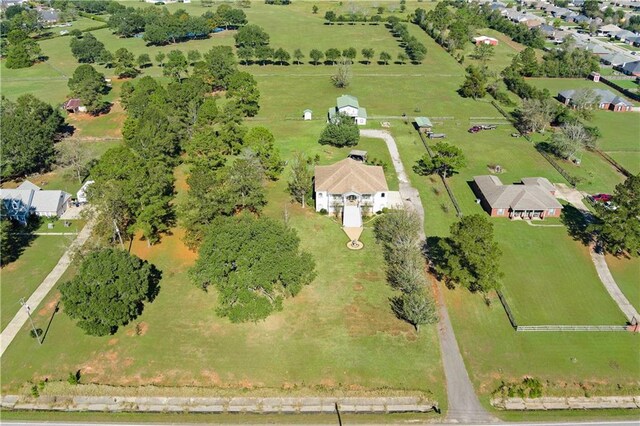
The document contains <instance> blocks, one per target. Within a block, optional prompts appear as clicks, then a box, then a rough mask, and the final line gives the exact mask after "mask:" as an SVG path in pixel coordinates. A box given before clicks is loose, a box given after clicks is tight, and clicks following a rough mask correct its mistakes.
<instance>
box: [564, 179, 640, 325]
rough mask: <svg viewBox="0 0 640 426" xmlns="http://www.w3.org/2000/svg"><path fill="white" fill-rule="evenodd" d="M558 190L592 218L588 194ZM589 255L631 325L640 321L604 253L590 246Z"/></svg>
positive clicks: (572, 190) (602, 280)
mask: <svg viewBox="0 0 640 426" xmlns="http://www.w3.org/2000/svg"><path fill="white" fill-rule="evenodd" d="M555 186H556V188H557V189H558V198H562V199H565V200H567V201H568V202H570V203H571V205H573V206H574V207H575V208H576V209H578V210H580V211H581V212H582V214H584V215H585V216H587V218H589V217H590V216H591V212H590V211H589V209H588V208H587V206H586V205H585V204H584V202H583V201H582V200H583V199H584V197H585V196H586V195H587V194H586V193H583V192H580V191H578V190H577V189H573V188H569V187H568V186H566V185H563V184H556V185H555ZM589 254H590V255H591V261H592V262H593V265H594V266H595V268H596V272H598V277H599V278H600V281H601V282H602V285H604V288H605V289H606V290H607V293H609V295H610V296H611V298H612V299H613V301H614V302H616V304H617V305H618V307H619V308H620V310H621V311H622V313H623V314H624V316H625V317H626V318H627V321H629V323H632V321H633V319H634V318H635V319H636V321H640V314H638V311H637V310H636V308H634V307H633V305H632V304H631V303H630V302H629V299H627V297H626V296H625V295H624V293H622V291H621V290H620V287H618V284H617V283H616V280H615V279H614V278H613V275H611V271H610V270H609V265H607V261H606V259H605V257H604V255H603V254H602V253H597V252H596V251H595V249H594V245H593V244H591V245H589Z"/></svg>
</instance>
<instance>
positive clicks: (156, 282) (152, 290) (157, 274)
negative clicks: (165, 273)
mask: <svg viewBox="0 0 640 426" xmlns="http://www.w3.org/2000/svg"><path fill="white" fill-rule="evenodd" d="M161 279H162V271H161V270H159V269H158V268H156V267H155V265H151V274H150V276H149V291H148V292H147V299H148V300H149V302H153V301H154V300H155V298H156V296H158V293H160V280H161Z"/></svg>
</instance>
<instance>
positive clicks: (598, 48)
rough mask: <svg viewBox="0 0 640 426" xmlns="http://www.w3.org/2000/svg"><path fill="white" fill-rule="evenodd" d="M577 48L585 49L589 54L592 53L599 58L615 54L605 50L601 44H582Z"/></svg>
mask: <svg viewBox="0 0 640 426" xmlns="http://www.w3.org/2000/svg"><path fill="white" fill-rule="evenodd" d="M577 47H579V48H581V49H584V50H586V51H587V52H591V53H592V54H594V55H597V56H602V55H609V54H611V53H613V52H611V51H610V50H609V49H606V48H604V47H603V46H602V45H601V44H599V43H587V44H580V45H577Z"/></svg>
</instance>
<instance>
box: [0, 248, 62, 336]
mask: <svg viewBox="0 0 640 426" xmlns="http://www.w3.org/2000/svg"><path fill="white" fill-rule="evenodd" d="M73 238H74V237H73V236H71V237H67V236H37V237H35V239H34V240H33V241H32V242H31V244H30V245H29V246H28V247H26V248H25V249H24V252H23V253H22V254H21V255H20V257H19V258H18V259H17V260H16V261H14V262H12V263H9V264H8V265H6V266H4V267H3V268H1V269H0V281H1V284H0V308H1V309H0V310H1V313H0V328H2V329H4V327H6V325H7V324H9V322H10V321H11V319H12V318H13V316H14V315H15V314H16V312H18V310H20V309H21V308H20V303H19V300H20V298H21V297H24V298H25V299H28V298H29V296H31V293H33V291H34V290H35V289H36V288H37V287H38V286H39V285H40V283H41V282H42V280H43V279H44V278H45V277H46V276H47V275H48V274H49V272H51V270H52V269H53V267H54V266H55V265H56V263H58V260H60V257H61V256H62V254H63V253H64V251H65V250H66V248H67V247H68V246H69V244H70V243H71V240H72V239H73ZM32 308H34V307H32ZM36 312H38V311H36ZM39 326H40V327H42V324H40V325H39Z"/></svg>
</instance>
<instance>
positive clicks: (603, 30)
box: [596, 24, 622, 36]
mask: <svg viewBox="0 0 640 426" xmlns="http://www.w3.org/2000/svg"><path fill="white" fill-rule="evenodd" d="M620 31H622V28H620V27H619V26H617V25H613V24H608V25H603V26H602V27H600V28H598V31H596V34H597V35H600V36H609V35H611V34H613V33H618V32H620Z"/></svg>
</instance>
